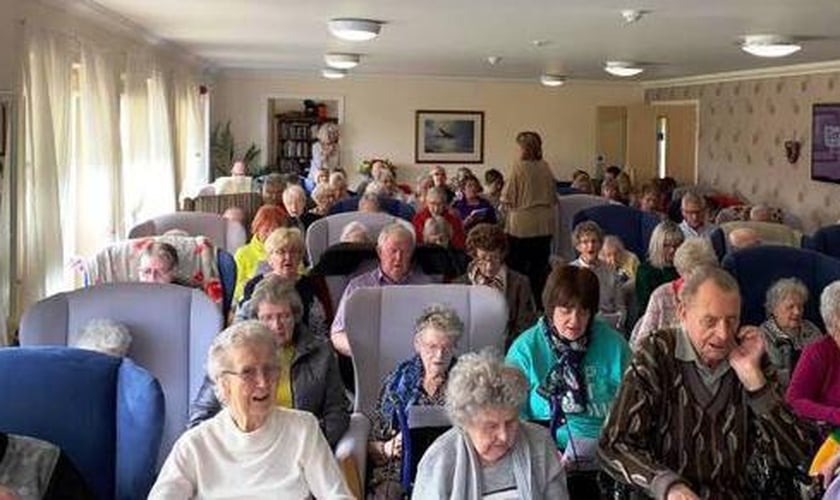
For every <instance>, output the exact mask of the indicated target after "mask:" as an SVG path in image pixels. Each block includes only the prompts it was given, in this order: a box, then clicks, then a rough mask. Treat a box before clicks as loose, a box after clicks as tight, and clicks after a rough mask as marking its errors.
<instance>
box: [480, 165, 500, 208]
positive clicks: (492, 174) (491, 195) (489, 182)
mask: <svg viewBox="0 0 840 500" xmlns="http://www.w3.org/2000/svg"><path fill="white" fill-rule="evenodd" d="M504 187H505V176H504V175H502V173H501V172H499V171H498V170H496V169H495V168H491V169H489V170H487V171H486V172H484V188H485V191H484V198H485V199H486V200H487V201H489V202H490V204H491V205H493V208H495V209H496V210H498V209H499V204H500V203H501V201H502V189H503V188H504Z"/></svg>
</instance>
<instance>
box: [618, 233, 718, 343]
mask: <svg viewBox="0 0 840 500" xmlns="http://www.w3.org/2000/svg"><path fill="white" fill-rule="evenodd" d="M673 262H674V268H675V269H676V270H677V274H678V275H679V278H677V279H675V280H674V281H670V282H668V283H665V284H662V285H659V287H657V288H656V290H654V291H653V293H652V294H651V295H650V300H649V301H648V305H647V309H646V310H645V314H644V315H643V316H642V317H641V318H639V321H637V322H636V326H635V327H634V328H633V332H632V333H631V334H630V347H632V348H633V350H634V351H635V350H637V349H638V348H639V346H641V343H642V341H644V339H646V338H647V337H648V336H649V335H650V334H651V333H653V332H656V331H659V330H664V329H666V328H675V327H678V326H679V324H680V319H679V317H678V316H677V304H678V303H679V293H680V290H681V289H682V286H683V283H684V282H685V280H686V278H688V275H689V274H690V273H691V272H692V271H694V270H696V269H700V268H702V267H718V260H717V255H715V250H714V249H713V248H712V244H711V243H710V242H709V240H707V239H705V238H689V239H688V240H687V241H686V242H685V243H683V244H682V245H680V247H679V248H677V251H676V252H674V260H673Z"/></svg>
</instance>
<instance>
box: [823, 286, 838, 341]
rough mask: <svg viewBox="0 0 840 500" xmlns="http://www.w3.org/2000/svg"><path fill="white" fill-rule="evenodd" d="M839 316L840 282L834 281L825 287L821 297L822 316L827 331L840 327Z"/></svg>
mask: <svg viewBox="0 0 840 500" xmlns="http://www.w3.org/2000/svg"><path fill="white" fill-rule="evenodd" d="M838 314H840V280H838V281H834V282H832V283H831V284H829V285H828V286H827V287H825V288H824V289H823V291H822V294H821V295H820V316H822V319H823V323H825V329H826V330H828V331H829V332H830V331H831V330H833V329H834V328H835V326H840V325H838V323H837V322H838V320H840V318H838Z"/></svg>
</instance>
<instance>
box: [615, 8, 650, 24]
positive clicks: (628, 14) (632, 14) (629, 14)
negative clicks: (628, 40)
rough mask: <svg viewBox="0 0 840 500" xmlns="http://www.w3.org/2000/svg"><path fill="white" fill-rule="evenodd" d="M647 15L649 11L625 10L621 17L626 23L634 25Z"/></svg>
mask: <svg viewBox="0 0 840 500" xmlns="http://www.w3.org/2000/svg"><path fill="white" fill-rule="evenodd" d="M647 13H648V11H646V10H636V9H625V10H622V11H621V17H622V18H623V19H624V22H625V23H627V24H633V23H635V22H636V21H638V20H639V19H641V18H642V16H644V15H645V14H647Z"/></svg>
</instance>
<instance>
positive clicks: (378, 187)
mask: <svg viewBox="0 0 840 500" xmlns="http://www.w3.org/2000/svg"><path fill="white" fill-rule="evenodd" d="M387 191H388V190H387V189H385V185H384V184H382V183H381V182H379V181H372V182H370V183H368V185H367V186H366V187H365V193H364V194H373V195H377V196H379V195H384V194H385V193H387Z"/></svg>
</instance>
